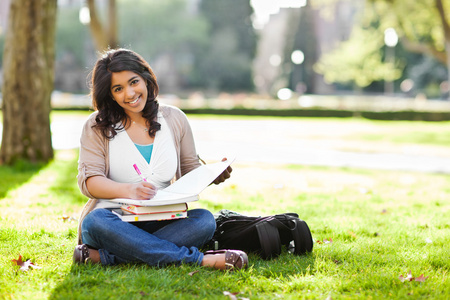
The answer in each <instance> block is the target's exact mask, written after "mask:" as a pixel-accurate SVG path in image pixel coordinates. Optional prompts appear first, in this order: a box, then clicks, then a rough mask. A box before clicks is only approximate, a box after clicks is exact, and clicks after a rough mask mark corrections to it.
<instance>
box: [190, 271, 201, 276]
mask: <svg viewBox="0 0 450 300" xmlns="http://www.w3.org/2000/svg"><path fill="white" fill-rule="evenodd" d="M198 272H199V270H196V271H192V272H189V274H188V275H189V276H193V275H194V274H195V273H198Z"/></svg>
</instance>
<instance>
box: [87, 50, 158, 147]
mask: <svg viewBox="0 0 450 300" xmlns="http://www.w3.org/2000/svg"><path fill="white" fill-rule="evenodd" d="M121 71H131V72H133V73H136V74H138V75H139V76H141V77H142V78H144V80H145V81H146V84H147V90H148V97H147V102H146V103H145V107H144V110H143V117H144V118H145V119H146V120H147V125H148V126H149V127H150V128H149V130H148V134H149V135H150V136H151V137H154V136H155V134H156V132H157V131H158V130H160V129H161V124H159V123H158V122H157V121H156V115H157V113H158V108H159V104H158V101H157V99H156V97H157V96H158V92H159V87H158V83H157V81H156V76H155V74H154V73H153V70H152V68H151V67H150V65H149V64H148V62H146V61H145V60H144V59H143V58H142V56H140V55H139V54H137V53H136V52H134V51H131V50H128V49H114V50H108V51H107V52H105V54H104V55H103V56H102V57H101V58H100V59H99V60H98V61H97V63H96V64H95V66H94V69H93V70H92V73H91V96H92V104H93V106H94V108H95V109H96V110H98V114H97V117H96V118H95V121H96V124H95V125H94V126H93V127H97V128H99V129H100V130H101V132H102V134H103V135H104V136H105V137H106V138H108V139H112V138H114V136H115V135H116V134H117V130H122V129H123V128H124V127H126V126H127V125H128V124H129V122H130V121H131V120H130V118H129V117H128V115H127V114H126V113H125V111H124V109H123V108H122V107H121V106H120V105H119V104H117V102H116V101H114V100H113V99H112V95H111V77H112V73H115V72H121ZM120 121H122V126H119V127H116V125H117V124H118V123H119V122H120Z"/></svg>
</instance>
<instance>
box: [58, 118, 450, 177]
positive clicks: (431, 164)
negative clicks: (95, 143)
mask: <svg viewBox="0 0 450 300" xmlns="http://www.w3.org/2000/svg"><path fill="white" fill-rule="evenodd" d="M190 121H191V125H192V129H193V132H194V136H195V139H196V144H197V151H198V153H199V154H200V155H201V157H202V158H204V159H205V160H218V159H220V158H221V157H223V156H227V155H229V154H230V153H231V154H235V155H236V156H237V162H241V163H246V162H252V163H260V164H265V163H268V164H270V163H277V164H300V165H301V164H304V165H318V166H346V167H361V168H375V169H387V170H412V171H424V172H441V173H450V153H449V151H447V149H446V148H444V147H432V146H419V145H408V146H405V145H402V146H393V145H389V146H387V145H386V144H385V143H382V142H372V143H370V142H352V141H349V140H348V139H347V140H343V139H340V137H342V136H346V135H349V134H357V133H361V132H368V133H370V132H371V131H372V130H373V128H371V126H370V124H367V125H364V124H359V125H358V126H354V124H353V123H350V122H324V123H317V122H308V121H302V120H294V119H288V118H287V119H286V120H283V119H277V120H256V119H253V120H252V119H249V120H238V119H236V120H224V119H217V120H215V119H205V118H195V117H191V118H190ZM83 123H84V119H82V120H81V119H69V120H64V121H55V122H53V123H52V132H53V145H54V148H55V149H69V148H76V147H78V145H79V136H80V133H81V127H82V125H83Z"/></svg>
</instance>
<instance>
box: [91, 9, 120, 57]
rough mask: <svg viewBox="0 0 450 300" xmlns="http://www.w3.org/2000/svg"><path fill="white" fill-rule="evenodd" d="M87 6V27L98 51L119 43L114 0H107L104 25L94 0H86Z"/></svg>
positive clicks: (113, 46)
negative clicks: (106, 15)
mask: <svg viewBox="0 0 450 300" xmlns="http://www.w3.org/2000/svg"><path fill="white" fill-rule="evenodd" d="M87 5H88V8H89V16H90V22H89V28H90V29H91V34H92V38H93V40H94V43H95V46H96V48H97V50H98V51H99V52H102V51H104V50H105V49H108V47H110V48H115V47H117V46H118V45H119V39H118V36H117V10H116V0H108V17H107V18H106V26H105V25H103V24H102V22H101V21H100V17H99V15H98V13H97V8H96V6H95V0H87Z"/></svg>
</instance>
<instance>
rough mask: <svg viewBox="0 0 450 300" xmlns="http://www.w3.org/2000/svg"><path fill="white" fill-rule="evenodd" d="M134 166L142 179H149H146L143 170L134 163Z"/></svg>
mask: <svg viewBox="0 0 450 300" xmlns="http://www.w3.org/2000/svg"><path fill="white" fill-rule="evenodd" d="M133 167H134V169H135V170H136V172H137V173H138V174H139V176H141V178H142V180H144V181H147V179H145V177H144V175H142V173H141V170H139V168H138V166H137V165H136V164H134V165H133Z"/></svg>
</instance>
